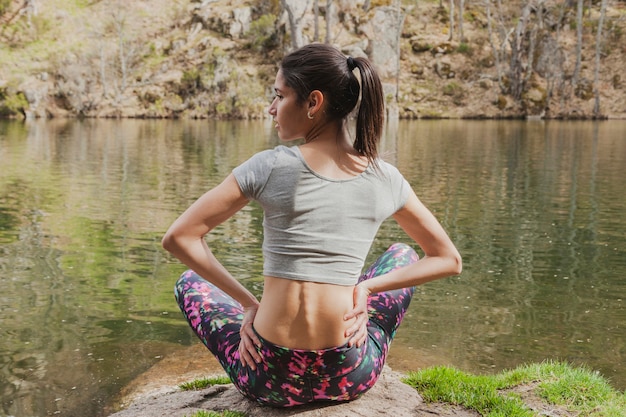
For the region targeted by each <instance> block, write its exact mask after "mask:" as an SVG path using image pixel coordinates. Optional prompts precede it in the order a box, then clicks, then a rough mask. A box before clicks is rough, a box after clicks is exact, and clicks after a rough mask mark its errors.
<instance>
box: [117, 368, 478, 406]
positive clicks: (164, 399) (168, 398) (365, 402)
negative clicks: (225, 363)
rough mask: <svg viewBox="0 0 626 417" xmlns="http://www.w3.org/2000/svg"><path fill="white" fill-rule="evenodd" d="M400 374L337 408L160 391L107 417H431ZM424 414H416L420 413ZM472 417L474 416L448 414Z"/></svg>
mask: <svg viewBox="0 0 626 417" xmlns="http://www.w3.org/2000/svg"><path fill="white" fill-rule="evenodd" d="M401 377H402V374H400V373H397V372H394V371H392V370H391V369H390V368H389V367H386V368H385V369H384V370H383V373H382V374H381V376H380V378H379V379H378V382H377V383H376V385H374V387H373V388H372V389H371V390H370V391H368V392H367V393H365V394H364V395H363V396H362V397H361V398H359V399H357V400H354V401H351V402H347V403H336V404H325V403H320V404H315V405H307V406H301V407H296V408H287V409H278V408H271V407H266V406H260V405H258V404H257V403H255V402H253V401H250V400H248V399H246V398H245V397H243V396H242V395H241V394H240V393H239V392H238V391H237V390H236V389H235V387H234V386H233V385H216V386H213V387H209V388H205V389H203V390H199V391H180V390H179V389H178V388H177V387H163V388H160V389H157V390H154V391H151V392H149V393H147V394H144V395H143V396H141V397H139V398H137V399H136V400H135V401H134V402H133V403H132V404H131V405H130V406H129V407H128V408H127V409H125V410H122V411H118V412H116V413H114V414H112V415H111V416H110V417H142V416H150V417H160V416H163V417H165V416H167V417H183V416H191V415H193V413H195V412H197V411H201V410H204V411H216V412H218V411H224V410H230V411H239V412H242V413H244V414H245V415H246V416H248V417H280V416H301V417H361V416H379V415H380V416H382V415H391V416H394V417H413V416H420V415H423V416H427V415H433V414H432V412H429V411H426V409H427V408H428V407H427V406H426V405H425V404H423V401H422V399H421V397H420V395H419V394H418V393H417V391H415V390H414V389H413V388H411V387H410V386H408V385H406V384H404V383H403V382H401V380H400V378H401ZM420 409H421V410H422V411H424V412H423V413H419V410H420ZM447 415H473V414H447Z"/></svg>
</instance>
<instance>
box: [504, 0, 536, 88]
mask: <svg viewBox="0 0 626 417" xmlns="http://www.w3.org/2000/svg"><path fill="white" fill-rule="evenodd" d="M530 13H531V3H530V2H528V3H526V4H524V7H523V8H522V14H521V16H520V18H519V20H518V22H517V26H516V28H515V32H514V36H513V39H511V41H510V43H511V64H510V69H509V78H510V81H511V93H512V94H513V97H514V98H515V99H516V100H519V99H520V97H521V96H522V93H523V92H524V87H525V77H524V76H523V73H524V62H523V57H524V55H525V54H524V52H525V47H524V40H525V36H526V29H527V26H528V22H529V19H530Z"/></svg>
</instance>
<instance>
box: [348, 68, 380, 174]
mask: <svg viewBox="0 0 626 417" xmlns="http://www.w3.org/2000/svg"><path fill="white" fill-rule="evenodd" d="M348 61H349V62H348V66H349V67H350V64H351V63H352V62H353V63H354V66H355V67H356V68H358V69H359V72H360V73H361V104H360V105H359V111H358V114H357V117H356V137H355V139H354V144H353V146H354V149H355V150H356V151H357V152H359V153H360V154H361V155H364V156H365V157H367V159H368V160H369V161H370V162H372V161H375V159H376V157H377V156H378V142H379V140H380V137H381V135H382V132H383V125H384V123H385V100H384V96H383V86H382V84H381V82H380V78H379V77H378V74H377V73H376V70H375V69H374V67H373V66H372V64H371V63H370V62H369V61H368V60H367V59H365V58H352V57H349V58H348Z"/></svg>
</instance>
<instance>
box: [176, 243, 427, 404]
mask: <svg viewBox="0 0 626 417" xmlns="http://www.w3.org/2000/svg"><path fill="white" fill-rule="evenodd" d="M417 259H418V257H417V254H416V253H415V251H414V250H413V249H412V248H410V247H409V246H407V245H404V244H401V243H396V244H394V245H392V246H391V247H390V248H389V249H388V250H387V251H386V252H385V253H384V254H383V255H382V256H381V257H380V258H378V259H377V260H376V262H374V264H373V265H372V266H370V267H369V268H368V269H367V271H366V272H365V273H364V274H363V275H362V276H361V277H360V278H359V282H361V281H363V280H366V279H369V278H372V277H375V276H377V275H382V274H385V273H387V272H389V271H391V270H393V269H396V268H400V267H403V266H406V265H409V264H411V263H413V262H416V261H417ZM413 291H414V288H404V289H400V290H394V291H388V292H382V293H377V294H374V295H371V296H370V297H369V300H368V310H369V322H368V333H369V335H368V338H367V339H366V342H365V343H364V344H362V345H361V346H360V347H356V346H352V347H349V346H348V345H347V344H345V345H343V346H339V347H336V348H329V349H320V350H301V349H288V348H285V347H281V346H276V345H274V344H272V343H270V342H268V341H267V340H264V339H263V338H262V337H260V336H259V339H260V341H261V344H262V345H261V347H260V348H258V350H259V353H260V354H261V357H262V358H263V361H262V362H261V363H260V364H258V365H257V369H256V370H254V371H253V370H251V369H250V367H247V366H245V367H244V366H242V365H241V362H240V361H239V351H238V347H239V341H240V336H239V329H240V326H241V320H242V319H243V309H242V308H241V305H240V304H239V303H238V302H237V301H235V300H234V299H232V298H231V297H230V296H228V295H227V294H225V293H224V292H223V291H221V290H220V289H219V288H217V287H216V286H214V285H213V284H211V283H209V282H207V281H206V280H204V279H203V278H201V277H200V276H198V275H197V274H196V273H194V272H193V271H186V272H185V273H183V275H182V276H181V277H180V279H179V280H178V282H177V283H176V287H175V295H176V300H177V301H178V305H179V307H180V309H181V310H182V312H183V314H184V315H185V317H186V318H187V321H188V322H189V324H190V325H191V328H192V329H193V331H194V332H195V333H196V335H198V337H199V338H200V340H202V342H203V343H204V344H205V345H206V346H207V347H208V348H209V350H210V351H211V352H212V353H213V354H214V355H215V357H216V358H217V360H218V361H219V362H220V363H221V365H222V367H223V368H224V370H225V371H226V373H227V374H228V376H229V377H230V379H231V380H232V382H233V384H234V385H235V387H237V389H238V390H239V391H240V392H241V393H242V394H243V395H245V396H246V397H248V398H250V399H252V400H255V401H258V402H259V403H261V404H266V405H270V406H274V407H290V406H295V405H301V404H306V403H311V402H314V401H349V400H353V399H355V398H357V397H359V396H360V395H361V394H363V393H364V392H366V391H367V390H369V389H370V388H371V387H372V386H374V383H375V382H376V380H377V379H378V376H379V375H380V373H381V371H382V369H383V365H384V364H385V359H386V357H387V352H388V350H389V344H390V343H391V341H392V339H393V337H394V335H395V333H396V330H397V329H398V326H399V325H400V323H401V322H402V318H403V317H404V314H405V312H406V310H407V308H408V306H409V303H410V302H411V297H412V295H413Z"/></svg>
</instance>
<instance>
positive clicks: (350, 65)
mask: <svg viewBox="0 0 626 417" xmlns="http://www.w3.org/2000/svg"><path fill="white" fill-rule="evenodd" d="M355 68H356V62H354V58H352V57H351V56H349V57H348V69H349V70H350V71H353V70H354V69H355Z"/></svg>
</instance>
